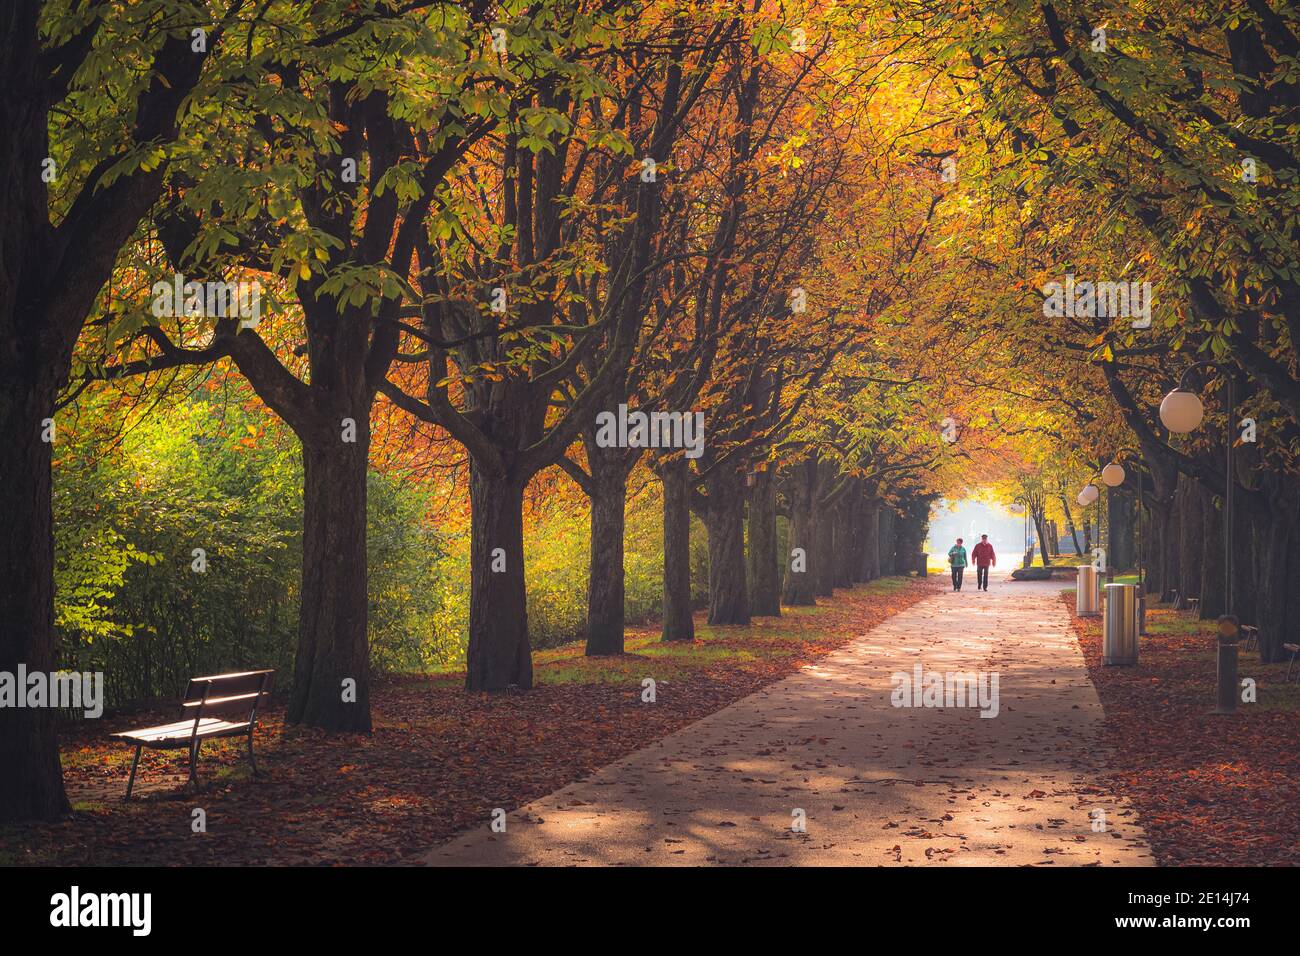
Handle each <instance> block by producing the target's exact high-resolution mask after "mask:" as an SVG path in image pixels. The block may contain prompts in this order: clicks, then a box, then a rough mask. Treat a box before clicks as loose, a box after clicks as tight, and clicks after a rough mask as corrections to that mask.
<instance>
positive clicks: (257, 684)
mask: <svg viewBox="0 0 1300 956" xmlns="http://www.w3.org/2000/svg"><path fill="white" fill-rule="evenodd" d="M274 681H275V671H273V670H264V671H241V672H240V673H236V674H215V675H213V676H212V677H193V678H191V679H190V683H189V686H188V687H187V688H186V689H185V699H184V700H183V701H181V716H182V718H183V719H182V720H178V721H176V722H175V723H173V724H160V725H159V726H157V727H142V728H141V729H139V730H126V731H122V732H121V733H117V734H111V735H110V736H111V737H112V739H113V740H122V741H125V742H126V743H128V744H134V745H135V759H134V760H132V761H131V777H130V779H128V780H127V782H126V796H125V797H124V798H123V799H124V800H130V799H131V788H132V787H133V786H135V770H136V767H137V766H138V765H139V763H140V751H141V749H142V748H144V747H148V748H149V749H150V750H179V749H180V748H182V747H188V748H189V750H190V778H189V780H188V781H187V785H188V784H192V783H196V782H197V781H198V775H197V773H196V772H195V764H196V763H197V762H198V759H199V747H200V746H201V745H202V743H203V741H205V740H208V739H210V738H217V737H243V736H247V737H248V761H249V763H251V764H252V765H253V775H254V776H257V758H255V757H254V756H253V728H254V727H255V726H256V725H257V708H258V705H259V704H261V702H262V701H263V700H264V699H265V698H268V697H270V696H271V687H272V685H273V684H274Z"/></svg>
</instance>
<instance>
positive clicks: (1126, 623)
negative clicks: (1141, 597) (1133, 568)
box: [1101, 584, 1138, 664]
mask: <svg viewBox="0 0 1300 956" xmlns="http://www.w3.org/2000/svg"><path fill="white" fill-rule="evenodd" d="M1103 635H1104V636H1103V639H1102V647H1101V662H1102V663H1103V664H1136V663H1137V659H1138V622H1137V585H1136V584H1108V585H1106V619H1105V627H1104V629H1103Z"/></svg>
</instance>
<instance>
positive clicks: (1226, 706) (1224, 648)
mask: <svg viewBox="0 0 1300 956" xmlns="http://www.w3.org/2000/svg"><path fill="white" fill-rule="evenodd" d="M1218 673H1219V693H1218V700H1217V701H1216V704H1217V706H1216V707H1215V708H1214V712H1215V713H1216V714H1235V713H1236V712H1237V683H1238V681H1237V645H1236V644H1220V645H1219V667H1218Z"/></svg>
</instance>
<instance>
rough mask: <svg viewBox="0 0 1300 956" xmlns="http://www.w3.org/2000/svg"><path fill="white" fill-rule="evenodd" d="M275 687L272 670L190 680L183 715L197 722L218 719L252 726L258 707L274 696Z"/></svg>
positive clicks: (217, 675)
mask: <svg viewBox="0 0 1300 956" xmlns="http://www.w3.org/2000/svg"><path fill="white" fill-rule="evenodd" d="M274 683H275V671H273V670H265V671H240V672H239V673H235V674H214V675H212V676H210V677H191V678H190V683H189V686H188V687H186V688H185V698H184V700H183V701H182V702H181V712H182V714H183V716H184V717H186V718H193V719H194V720H198V719H200V718H203V717H216V718H218V719H220V720H231V721H236V722H248V723H251V722H252V721H253V719H254V717H256V716H257V708H258V705H259V704H261V703H262V702H263V701H264V700H266V699H267V698H268V697H270V696H271V689H272V686H273V685H274Z"/></svg>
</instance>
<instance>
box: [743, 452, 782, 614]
mask: <svg viewBox="0 0 1300 956" xmlns="http://www.w3.org/2000/svg"><path fill="white" fill-rule="evenodd" d="M749 580H750V584H751V585H752V588H751V590H750V611H751V612H752V613H753V615H754V616H755V617H779V616H780V614H781V565H780V562H779V560H778V557H777V553H776V477H775V475H774V473H773V472H772V471H771V470H770V469H769V470H764V471H760V472H758V473H756V474H755V475H754V487H753V488H752V489H750V494H749Z"/></svg>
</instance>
